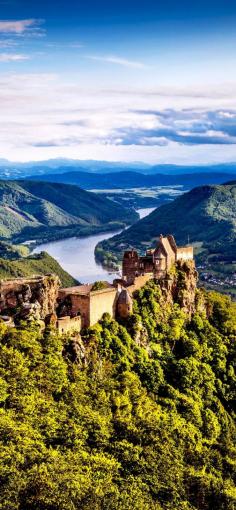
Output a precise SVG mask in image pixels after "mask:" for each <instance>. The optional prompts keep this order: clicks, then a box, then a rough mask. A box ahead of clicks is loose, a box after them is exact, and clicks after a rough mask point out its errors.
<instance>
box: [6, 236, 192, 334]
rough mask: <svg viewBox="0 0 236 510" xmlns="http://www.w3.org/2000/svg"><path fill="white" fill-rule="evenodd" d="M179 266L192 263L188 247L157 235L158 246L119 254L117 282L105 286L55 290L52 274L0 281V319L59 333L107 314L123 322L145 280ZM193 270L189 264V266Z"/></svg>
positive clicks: (57, 287)
mask: <svg viewBox="0 0 236 510" xmlns="http://www.w3.org/2000/svg"><path fill="white" fill-rule="evenodd" d="M178 261H180V263H184V262H185V261H192V262H193V247H191V246H184V247H177V245H176V242H175V239H174V237H173V236H171V235H168V236H167V237H163V236H160V238H159V240H158V243H157V246H156V247H155V248H153V249H150V250H147V251H146V254H145V255H144V256H139V255H138V253H137V251H136V250H133V249H131V250H129V251H126V252H125V253H124V257H123V264H122V277H121V278H120V279H117V280H114V282H113V284H112V285H111V284H110V283H108V282H100V284H101V283H102V284H101V285H100V286H99V287H97V286H96V285H95V284H88V285H78V286H75V287H69V288H64V289H63V288H60V282H59V279H58V277H57V276H55V275H46V276H36V277H33V278H17V279H14V280H1V281H0V318H1V319H2V320H4V321H5V322H6V324H8V325H9V324H10V325H14V321H15V322H16V323H18V322H19V321H20V320H22V319H23V320H37V321H39V322H40V323H41V325H42V327H45V324H53V325H55V326H56V327H57V329H58V332H59V333H61V334H64V333H68V332H80V330H81V329H82V328H84V327H89V326H93V325H94V324H96V323H97V322H98V321H99V320H100V319H101V318H102V316H103V314H104V313H109V314H110V315H111V317H113V318H123V319H124V318H126V317H128V316H129V315H130V313H132V308H133V300H132V296H133V294H134V292H135V291H137V290H139V289H140V288H142V287H143V286H144V285H145V284H146V283H147V282H148V281H149V280H150V279H152V278H155V279H158V280H160V285H162V283H163V282H164V283H165V279H166V276H167V273H168V271H169V270H170V268H171V267H172V266H173V265H174V264H176V263H177V262H178ZM192 265H193V266H194V262H193V263H192Z"/></svg>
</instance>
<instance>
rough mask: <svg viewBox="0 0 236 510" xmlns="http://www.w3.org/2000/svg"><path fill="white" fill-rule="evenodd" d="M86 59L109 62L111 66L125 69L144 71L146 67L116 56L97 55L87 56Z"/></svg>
mask: <svg viewBox="0 0 236 510" xmlns="http://www.w3.org/2000/svg"><path fill="white" fill-rule="evenodd" d="M86 58H89V59H90V60H96V61H98V62H107V63H109V64H117V65H120V66H123V67H131V68H133V69H144V68H145V67H146V66H145V64H143V63H142V62H137V61H136V60H128V59H126V58H122V57H117V56H115V55H110V56H109V55H108V56H103V57H101V56H97V55H87V56H86Z"/></svg>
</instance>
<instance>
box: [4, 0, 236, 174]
mask: <svg viewBox="0 0 236 510" xmlns="http://www.w3.org/2000/svg"><path fill="white" fill-rule="evenodd" d="M235 22H236V3H235V1H234V2H233V1H231V0H228V1H227V2H223V1H217V0H216V1H215V2H211V1H209V0H206V1H202V0H199V1H198V2H196V1H194V2H190V1H188V2H187V1H186V0H184V1H182V2H181V1H179V2H177V1H173V0H166V1H155V2H152V1H150V0H147V1H145V2H144V1H142V2H141V1H138V0H137V1H136V2H134V1H130V0H126V1H124V0H121V1H119V3H118V4H117V5H116V4H115V3H114V2H112V1H111V0H110V1H109V2H108V1H103V0H101V1H100V2H98V1H96V2H93V1H92V0H88V1H86V2H85V1H83V2H82V1H70V0H68V1H65V0H58V1H57V2H53V1H50V2H49V1H48V0H47V1H45V0H42V1H41V2H34V1H32V0H27V1H25V0H20V1H18V0H0V109H1V124H0V157H6V158H9V159H12V160H22V161H23V160H30V159H34V160H40V159H46V158H51V157H70V158H78V159H80V158H81V159H107V160H122V161H133V160H143V161H147V162H167V163H168V162H172V163H175V162H176V163H186V164H189V163H193V164H195V163H211V162H216V161H236V87H235V85H236V31H235Z"/></svg>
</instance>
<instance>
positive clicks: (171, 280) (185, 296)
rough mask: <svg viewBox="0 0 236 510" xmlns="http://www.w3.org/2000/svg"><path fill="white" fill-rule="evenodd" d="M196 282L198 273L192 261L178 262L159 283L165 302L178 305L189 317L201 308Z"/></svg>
mask: <svg viewBox="0 0 236 510" xmlns="http://www.w3.org/2000/svg"><path fill="white" fill-rule="evenodd" d="M197 282H198V272H197V270H196V267H195V262H194V260H188V261H183V260H179V261H178V262H176V264H175V266H173V267H172V268H171V270H170V271H169V272H168V274H167V275H166V277H165V278H163V279H162V280H160V282H159V283H160V287H161V290H162V295H163V298H164V299H165V301H166V302H167V303H173V302H175V303H178V304H179V305H180V307H181V308H182V309H183V310H184V312H185V313H186V314H187V315H188V316H189V317H191V316H192V315H193V313H195V312H196V310H198V309H199V308H200V307H201V306H202V303H200V301H199V294H198V292H197Z"/></svg>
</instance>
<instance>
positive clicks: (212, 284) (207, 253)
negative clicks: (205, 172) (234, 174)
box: [96, 181, 236, 296]
mask: <svg viewBox="0 0 236 510" xmlns="http://www.w3.org/2000/svg"><path fill="white" fill-rule="evenodd" d="M170 233H171V234H173V235H174V236H175V238H176V241H177V243H178V244H179V245H182V244H187V243H188V242H190V243H192V244H194V246H195V256H196V260H197V263H198V266H200V268H199V270H200V275H201V281H202V282H204V285H206V286H207V287H209V288H217V289H221V290H222V291H225V292H227V293H230V294H232V295H234V296H236V289H235V281H234V279H233V274H234V272H235V270H236V263H235V261H236V182H235V181H234V182H229V183H226V184H222V185H216V186H201V187H198V188H194V189H193V190H191V191H190V192H188V193H185V194H184V195H182V196H180V197H178V198H176V199H175V200H174V201H173V202H171V203H169V204H166V205H162V206H161V207H159V208H158V209H156V210H155V211H153V212H152V213H151V214H150V215H149V216H147V217H145V218H144V219H142V220H140V221H138V222H137V223H135V224H134V225H132V226H131V227H130V228H129V229H127V230H125V231H124V232H122V233H121V234H119V235H116V236H114V237H112V238H111V239H109V240H107V241H103V242H102V243H100V244H99V245H98V246H97V248H96V257H97V259H98V260H100V261H101V262H102V263H103V264H105V265H108V266H110V267H114V266H117V265H118V264H119V263H120V261H121V259H122V254H123V252H124V250H125V249H128V248H130V247H134V248H136V249H137V250H138V251H139V252H140V253H143V252H144V251H145V249H146V248H147V247H150V246H153V245H155V243H156V240H157V238H158V237H159V235H160V234H163V235H165V234H170Z"/></svg>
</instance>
